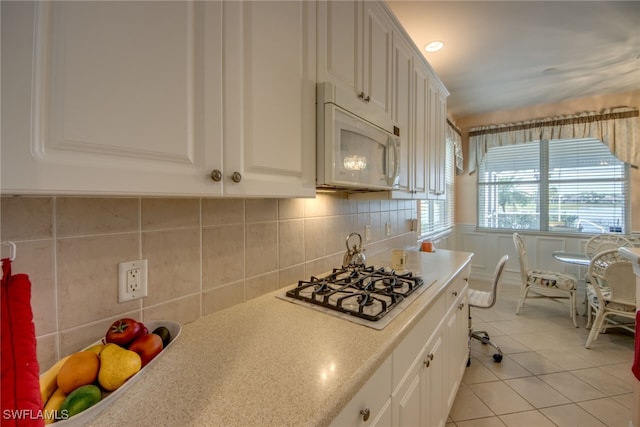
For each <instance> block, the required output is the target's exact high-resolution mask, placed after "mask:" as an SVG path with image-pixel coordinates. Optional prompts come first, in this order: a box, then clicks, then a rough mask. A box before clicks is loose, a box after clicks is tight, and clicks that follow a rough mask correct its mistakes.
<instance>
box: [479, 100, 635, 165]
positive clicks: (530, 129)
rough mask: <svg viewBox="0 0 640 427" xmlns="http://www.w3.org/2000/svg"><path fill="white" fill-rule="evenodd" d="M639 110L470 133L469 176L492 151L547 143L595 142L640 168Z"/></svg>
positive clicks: (610, 111)
mask: <svg viewBox="0 0 640 427" xmlns="http://www.w3.org/2000/svg"><path fill="white" fill-rule="evenodd" d="M639 115H640V114H639V112H638V110H637V109H636V108H630V107H618V108H610V109H606V110H603V111H602V112H599V113H598V112H585V113H581V114H577V115H569V116H559V117H552V118H546V119H539V120H531V121H525V122H518V123H509V124H501V125H489V126H481V127H477V128H472V129H470V130H469V174H472V173H474V172H475V171H476V169H477V168H478V166H480V163H482V159H484V156H485V154H486V153H487V151H488V150H489V149H490V148H493V147H500V146H503V145H514V144H523V143H526V142H530V141H540V140H543V139H580V138H595V139H599V140H600V141H602V142H603V143H604V144H605V145H607V146H608V147H609V149H610V150H611V152H612V153H613V154H614V155H615V156H616V157H617V158H618V159H620V160H622V161H623V162H625V163H628V164H630V165H632V166H635V167H638V166H640V119H639Z"/></svg>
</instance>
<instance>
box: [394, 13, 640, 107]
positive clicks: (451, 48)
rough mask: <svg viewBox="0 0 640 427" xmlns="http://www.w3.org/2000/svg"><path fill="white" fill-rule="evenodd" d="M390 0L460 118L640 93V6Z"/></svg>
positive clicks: (449, 103) (449, 104)
mask: <svg viewBox="0 0 640 427" xmlns="http://www.w3.org/2000/svg"><path fill="white" fill-rule="evenodd" d="M386 1H387V4H388V5H389V7H390V8H391V10H392V11H393V12H394V13H395V15H396V17H397V18H398V19H399V20H400V22H401V23H402V25H403V26H404V28H405V30H406V31H407V33H408V34H409V35H410V36H411V38H412V39H413V41H414V42H415V44H416V46H418V47H419V48H420V49H422V51H423V53H424V54H425V57H426V58H427V61H429V63H430V64H431V66H432V67H433V68H434V69H435V71H436V73H437V74H438V76H439V77H440V79H441V80H442V81H443V83H444V84H445V86H446V87H447V89H448V90H449V91H450V92H451V96H450V97H449V99H448V110H449V113H450V115H452V116H453V118H454V119H460V118H462V117H466V116H469V115H474V114H482V113H488V112H493V111H500V110H506V109H513V108H521V107H528V106H532V105H539V104H548V103H555V102H561V101H566V100H571V99H576V98H584V97H590V96H595V95H605V94H613V93H623V92H630V91H634V90H639V89H640V1H545V2H543V1H405V0H386ZM432 40H442V41H443V42H444V43H445V46H444V48H443V49H442V50H441V51H439V52H435V53H428V52H425V51H424V46H425V45H426V44H427V43H428V42H429V41H432Z"/></svg>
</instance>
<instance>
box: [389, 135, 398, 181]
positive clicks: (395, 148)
mask: <svg viewBox="0 0 640 427" xmlns="http://www.w3.org/2000/svg"><path fill="white" fill-rule="evenodd" d="M388 146H390V148H392V149H393V172H392V173H391V175H388V176H387V178H388V179H387V181H388V182H389V185H390V186H393V185H394V184H395V181H396V178H397V177H398V172H399V169H400V148H399V147H398V144H396V143H395V142H394V140H393V138H391V137H389V143H388ZM387 159H388V156H387Z"/></svg>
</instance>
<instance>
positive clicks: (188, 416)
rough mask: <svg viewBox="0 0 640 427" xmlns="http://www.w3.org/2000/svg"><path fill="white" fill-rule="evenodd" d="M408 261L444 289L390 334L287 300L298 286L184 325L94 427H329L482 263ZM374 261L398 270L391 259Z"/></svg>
mask: <svg viewBox="0 0 640 427" xmlns="http://www.w3.org/2000/svg"><path fill="white" fill-rule="evenodd" d="M407 254H408V264H407V269H408V270H411V271H419V272H420V274H421V276H422V278H423V280H424V282H425V285H429V284H431V283H432V282H434V281H436V282H435V283H434V284H432V285H430V286H429V287H428V288H427V289H426V290H425V291H424V292H423V293H422V294H421V295H420V296H419V297H418V298H416V300H415V301H413V302H412V303H411V304H410V305H409V306H408V307H406V308H405V309H404V310H403V311H402V313H400V314H399V315H398V316H397V317H396V318H395V319H394V320H393V321H392V322H391V323H390V324H389V325H387V326H386V327H385V328H384V329H383V330H375V329H372V328H369V327H366V326H362V325H358V324H356V323H353V322H350V321H348V320H345V319H341V318H339V317H336V316H333V315H329V314H327V313H323V312H320V311H317V310H314V309H311V308H308V307H304V306H301V305H299V304H293V303H290V302H288V301H284V300H282V299H280V298H277V295H281V294H282V293H283V291H285V290H287V289H290V288H291V287H292V286H289V287H287V288H283V289H281V290H279V291H277V292H272V293H270V294H267V295H263V296H261V297H259V298H255V299H253V300H250V301H248V302H246V303H242V304H238V305H235V306H233V307H230V308H228V309H226V310H222V311H220V312H217V313H213V314H211V315H208V316H206V317H203V318H201V319H198V320H196V321H195V322H192V323H189V324H187V325H184V326H183V328H182V333H181V336H180V337H179V338H178V341H176V343H175V344H174V345H173V346H171V347H170V348H168V349H167V350H166V353H162V354H161V358H160V359H158V360H157V362H156V363H154V365H153V366H150V367H149V370H148V372H146V373H145V375H144V376H142V377H141V378H140V380H139V381H138V382H137V383H135V384H133V385H132V386H131V388H130V389H129V390H127V391H125V393H124V394H123V396H121V397H120V398H118V399H117V400H116V401H115V402H114V403H113V404H112V405H111V406H109V407H108V408H106V409H105V410H104V411H103V412H102V413H101V414H99V415H98V417H97V418H95V419H94V420H93V421H92V423H90V425H93V426H109V427H111V426H114V425H118V426H136V427H140V426H156V427H157V426H208V427H210V426H285V425H289V426H307V425H309V426H316V425H317V426H323V425H328V424H329V423H330V422H331V421H332V420H333V419H334V418H335V417H336V416H337V415H338V414H339V412H340V411H341V409H342V408H343V407H344V406H345V405H346V404H347V403H348V402H349V401H350V399H351V398H352V397H353V396H354V395H355V393H356V392H357V391H358V390H359V389H360V387H361V386H362V385H364V383H365V382H366V381H367V379H368V378H369V377H370V376H371V375H372V374H373V373H374V372H375V370H376V369H377V368H378V367H379V366H380V365H381V364H382V363H383V362H384V360H385V359H386V358H387V356H389V354H391V352H392V351H393V349H394V348H395V347H396V346H397V344H398V343H399V342H400V341H401V340H402V338H403V337H404V336H405V335H406V334H407V333H408V331H409V330H411V328H412V326H413V325H414V324H415V323H416V322H417V321H418V320H419V319H420V318H421V317H422V314H424V313H425V311H426V310H425V309H426V308H428V307H429V305H430V304H431V303H432V302H433V301H434V300H435V297H437V296H438V295H440V294H441V293H442V291H443V290H444V288H445V287H446V285H447V284H448V282H449V281H450V280H451V279H452V278H453V277H454V276H455V275H456V274H457V273H458V272H459V271H461V270H462V269H463V268H464V267H465V265H467V263H469V262H470V259H471V256H472V254H470V253H466V252H453V251H447V250H438V251H437V252H434V253H423V252H407ZM367 261H368V262H367V264H368V265H372V264H373V265H387V266H388V265H390V263H391V254H390V253H388V254H383V255H379V256H377V257H371V259H368V260H367ZM301 279H302V280H306V279H308V278H301ZM332 367H333V368H332Z"/></svg>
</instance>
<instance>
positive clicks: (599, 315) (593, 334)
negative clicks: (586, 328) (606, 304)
mask: <svg viewBox="0 0 640 427" xmlns="http://www.w3.org/2000/svg"><path fill="white" fill-rule="evenodd" d="M603 323H604V310H602V309H599V310H598V311H597V312H596V319H595V320H594V322H593V326H591V331H590V332H589V337H588V338H587V343H586V344H585V348H591V344H593V342H594V341H595V340H597V339H598V335H599V334H600V329H601V328H602V324H603Z"/></svg>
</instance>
